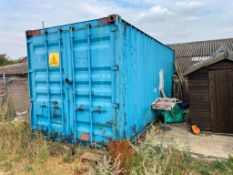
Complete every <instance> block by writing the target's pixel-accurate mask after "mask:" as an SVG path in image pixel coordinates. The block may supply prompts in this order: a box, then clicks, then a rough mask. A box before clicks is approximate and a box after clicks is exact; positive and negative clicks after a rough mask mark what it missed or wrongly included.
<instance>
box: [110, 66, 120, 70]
mask: <svg viewBox="0 0 233 175" xmlns="http://www.w3.org/2000/svg"><path fill="white" fill-rule="evenodd" d="M111 69H112V70H113V71H118V70H119V66H118V65H115V66H112V67H111Z"/></svg>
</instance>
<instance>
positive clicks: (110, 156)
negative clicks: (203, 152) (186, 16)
mask: <svg viewBox="0 0 233 175" xmlns="http://www.w3.org/2000/svg"><path fill="white" fill-rule="evenodd" d="M149 134H150V135H151V140H152V139H156V129H154V128H152V129H151V132H150V133H149ZM153 137H155V138H153ZM117 145H118V146H115V145H110V146H109V147H108V149H109V152H105V153H106V154H105V155H104V156H102V157H101V160H100V161H99V162H98V164H95V163H90V162H87V163H81V162H80V161H79V158H80V155H81V154H82V153H83V152H85V151H89V152H91V151H92V150H90V149H84V148H81V147H79V146H73V145H68V144H64V143H56V142H51V141H48V140H46V139H44V138H43V136H42V135H41V134H40V133H36V138H35V139H32V138H31V130H30V127H29V124H28V123H18V124H12V123H10V122H8V123H0V174H1V172H6V173H7V174H12V175H13V174H15V175H18V174H20V175H21V174H28V175H29V174H33V175H37V174H38V175H39V174H40V175H41V174H51V175H58V174H59V175H60V174H61V175H66V174H67V175H68V174H69V175H70V174H71V175H72V174H74V175H84V174H91V175H93V174H97V175H126V174H130V175H144V174H145V175H155V174H158V175H167V174H174V175H176V174H178V175H179V174H182V175H188V174H194V175H197V174H200V175H209V174H215V175H228V174H229V175H232V174H233V158H229V160H228V161H225V162H224V161H215V162H211V163H210V162H205V161H198V160H196V159H193V158H192V157H191V154H190V152H189V151H186V152H180V151H178V150H177V149H176V148H175V147H167V148H164V147H163V145H162V144H161V145H160V146H159V147H155V146H153V145H152V144H151V143H150V142H149V141H148V140H147V142H146V143H145V142H140V143H139V144H137V145H135V144H131V143H128V142H127V141H125V142H123V143H120V146H119V144H117Z"/></svg>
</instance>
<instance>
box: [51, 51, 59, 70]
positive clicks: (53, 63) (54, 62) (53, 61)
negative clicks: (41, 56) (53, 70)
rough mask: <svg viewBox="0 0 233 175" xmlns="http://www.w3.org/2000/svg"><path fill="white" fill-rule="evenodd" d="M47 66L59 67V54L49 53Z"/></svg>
mask: <svg viewBox="0 0 233 175" xmlns="http://www.w3.org/2000/svg"><path fill="white" fill-rule="evenodd" d="M49 66H50V67H58V66H60V58H59V52H50V53H49Z"/></svg>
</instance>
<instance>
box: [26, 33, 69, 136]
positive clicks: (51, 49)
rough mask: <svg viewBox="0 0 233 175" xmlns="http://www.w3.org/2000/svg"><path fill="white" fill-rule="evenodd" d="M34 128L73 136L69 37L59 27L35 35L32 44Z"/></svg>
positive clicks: (31, 75) (31, 71)
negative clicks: (67, 62) (66, 83)
mask: <svg viewBox="0 0 233 175" xmlns="http://www.w3.org/2000/svg"><path fill="white" fill-rule="evenodd" d="M28 49H29V51H28V53H29V83H30V98H31V108H32V109H31V127H32V129H39V130H41V131H42V132H44V133H45V134H47V135H49V136H50V137H52V138H54V139H55V138H56V139H58V138H62V137H63V138H64V137H67V136H68V135H69V132H68V130H69V126H68V125H67V123H68V115H65V114H66V113H67V111H68V110H69V107H68V106H69V104H68V91H67V87H66V85H65V81H64V77H66V76H67V75H66V74H67V69H68V68H67V64H66V60H65V58H66V57H65V55H66V52H65V50H66V49H65V36H64V34H63V33H62V31H60V30H58V31H56V32H53V33H49V32H46V33H44V34H41V35H39V36H34V37H33V38H32V40H31V42H29V43H28Z"/></svg>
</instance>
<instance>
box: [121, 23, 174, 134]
mask: <svg viewBox="0 0 233 175" xmlns="http://www.w3.org/2000/svg"><path fill="white" fill-rule="evenodd" d="M124 25H126V26H124V28H125V29H124V30H125V31H124V38H125V39H124V42H125V50H124V52H126V54H125V55H126V57H125V58H124V60H125V64H126V76H125V77H126V90H125V91H126V95H125V110H126V114H127V117H126V122H127V127H126V128H125V132H126V133H127V134H126V135H127V136H128V137H129V136H134V135H136V134H138V133H139V132H141V130H142V129H143V128H144V127H145V126H146V125H147V124H149V123H151V122H152V121H153V120H154V116H153V115H154V114H153V113H152V111H151V107H150V105H151V103H152V102H153V101H154V100H155V99H156V98H157V97H159V96H160V92H159V88H160V86H161V84H164V91H165V94H166V95H167V96H170V95H171V92H172V75H173V58H174V55H173V51H172V50H171V49H169V48H167V47H166V46H164V45H162V44H161V43H159V42H157V41H155V40H154V39H152V38H150V37H148V36H147V35H145V34H144V33H143V32H141V31H139V30H137V29H135V28H134V27H132V26H130V25H128V24H124Z"/></svg>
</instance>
